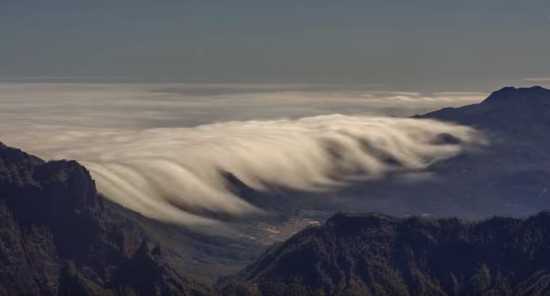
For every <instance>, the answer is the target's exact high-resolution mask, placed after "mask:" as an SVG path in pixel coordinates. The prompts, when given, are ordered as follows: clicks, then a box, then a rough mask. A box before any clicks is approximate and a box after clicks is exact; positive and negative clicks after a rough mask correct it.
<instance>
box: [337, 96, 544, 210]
mask: <svg viewBox="0 0 550 296" xmlns="http://www.w3.org/2000/svg"><path fill="white" fill-rule="evenodd" d="M416 117H417V118H428V119H436V120H442V121H449V122H454V123H459V124H464V125H468V126H472V127H474V128H476V129H478V130H479V131H480V132H482V133H483V134H484V136H485V138H486V142H487V145H485V146H483V147H480V148H479V149H475V150H469V151H466V153H463V154H461V155H458V156H456V157H454V158H451V159H448V160H445V161H441V162H438V163H435V164H433V165H431V166H430V167H429V168H428V169H427V170H426V171H423V172H412V173H411V174H409V175H396V176H391V175H390V176H388V177H387V178H385V179H383V180H375V181H372V182H364V183H357V184H355V185H353V186H350V187H349V188H347V189H345V190H343V191H341V192H338V195H337V196H338V205H337V206H333V207H332V208H333V209H337V210H339V211H343V212H350V211H359V212H361V211H375V212H383V213H387V214H391V215H397V216H408V215H431V216H439V217H449V216H459V217H464V218H469V219H481V218H485V217H490V216H495V215H497V216H517V217H525V216H528V215H533V214H535V213H537V212H539V211H540V210H541V209H547V208H550V137H548V134H549V131H550V90H548V89H544V88H542V87H530V88H513V87H506V88H503V89H501V90H498V91H495V92H494V93H492V94H491V95H490V96H489V97H488V98H487V99H486V100H484V101H483V102H481V103H479V104H474V105H469V106H464V107H459V108H445V109H442V110H438V111H435V112H431V113H428V114H425V115H419V116H416ZM446 140H447V141H448V140H452V139H446Z"/></svg>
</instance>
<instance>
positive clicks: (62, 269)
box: [0, 144, 211, 295]
mask: <svg viewBox="0 0 550 296" xmlns="http://www.w3.org/2000/svg"><path fill="white" fill-rule="evenodd" d="M166 261H167V258H166V257H165V256H164V255H163V249H162V247H160V246H158V245H155V244H153V243H152V242H151V241H149V240H148V239H147V237H146V235H145V233H144V231H143V229H141V228H140V227H138V226H137V225H136V224H135V223H132V221H130V220H128V219H127V218H126V217H125V214H124V213H123V212H120V208H117V207H111V206H109V204H108V203H107V202H106V201H105V200H104V198H103V197H102V196H101V195H99V194H98V193H97V191H96V188H95V184H94V182H93V180H92V179H91V177H90V174H89V173H88V171H87V170H86V169H85V168H84V167H82V166H81V165H79V164H78V163H77V162H75V161H52V162H45V161H43V160H41V159H39V158H37V157H34V156H32V155H29V154H26V153H24V152H22V151H20V150H17V149H13V148H10V147H7V146H5V145H3V144H0V262H1V264H0V295H208V294H210V293H211V291H210V290H209V289H208V288H207V287H205V286H203V285H202V284H199V283H197V282H195V281H194V280H191V279H189V278H188V277H186V276H184V275H182V274H180V273H179V272H178V271H176V270H174V269H173V268H172V267H171V266H170V265H169V264H167V262H166Z"/></svg>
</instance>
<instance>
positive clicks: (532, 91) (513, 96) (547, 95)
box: [483, 86, 550, 103]
mask: <svg viewBox="0 0 550 296" xmlns="http://www.w3.org/2000/svg"><path fill="white" fill-rule="evenodd" d="M541 99H544V100H548V101H550V89H546V88H544V87H542V86H532V87H520V88H516V87H512V86H507V87H504V88H501V89H499V90H497V91H495V92H493V93H492V94H491V95H490V96H489V97H488V98H487V99H486V100H485V101H483V103H496V102H498V103H500V102H520V101H521V102H523V101H526V100H529V101H532V100H541Z"/></svg>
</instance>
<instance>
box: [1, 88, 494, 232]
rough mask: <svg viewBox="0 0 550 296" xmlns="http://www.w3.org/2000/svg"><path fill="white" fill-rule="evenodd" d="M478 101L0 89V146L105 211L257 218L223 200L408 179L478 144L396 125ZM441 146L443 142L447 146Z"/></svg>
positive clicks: (354, 92) (199, 219) (436, 125)
mask: <svg viewBox="0 0 550 296" xmlns="http://www.w3.org/2000/svg"><path fill="white" fill-rule="evenodd" d="M482 97H483V94H477V93H436V94H431V95H429V96H427V95H422V94H419V93H412V92H395V91H394V92H388V91H380V90H369V89H368V88H365V89H362V88H356V89H347V88H335V87H331V86H310V85H225V84H223V85H181V84H169V85H166V84H163V85H135V84H126V85H124V84H121V85H116V84H113V85H103V84H21V83H19V84H16V83H15V84H0V116H1V119H0V135H1V138H0V140H1V141H3V142H4V143H6V144H8V145H11V146H17V147H20V148H23V149H24V150H26V151H29V152H32V153H34V154H37V155H39V156H41V157H43V158H46V159H63V158H66V159H76V160H79V161H80V162H81V163H83V164H84V165H85V166H86V167H87V168H88V169H89V170H90V172H91V173H92V175H93V177H94V179H95V180H96V183H97V186H98V189H99V191H100V192H102V193H103V194H104V195H105V196H107V197H108V198H110V199H111V200H113V201H115V202H117V203H119V204H121V205H123V206H125V207H128V208H130V209H132V210H135V211H137V212H139V213H141V214H143V215H145V216H148V217H151V218H155V219H159V220H162V221H167V222H173V223H180V224H185V225H205V224H206V225H208V224H211V223H216V222H217V221H216V219H215V218H213V217H215V215H214V216H212V215H205V214H203V213H215V214H220V215H225V216H232V217H245V216H246V215H262V214H264V210H263V209H262V208H261V207H258V206H255V205H252V204H250V203H248V202H247V201H246V200H245V199H243V198H241V197H240V196H238V194H236V193H235V192H234V191H233V190H231V188H230V186H229V184H228V182H227V178H226V177H227V175H228V174H231V175H232V176H234V177H236V178H238V179H239V180H240V181H242V182H243V183H244V184H246V185H247V186H249V187H251V188H253V189H255V190H258V191H265V190H269V188H270V187H271V186H276V187H279V188H288V189H291V190H294V191H308V192H315V191H326V190H332V189H335V188H338V187H341V186H345V185H346V184H349V183H351V182H359V181H360V180H364V179H371V178H382V177H383V176H384V175H386V174H388V173H399V172H408V171H411V170H414V171H418V170H423V169H425V168H427V167H428V166H429V165H430V164H432V163H434V162H436V161H439V160H442V159H446V158H450V157H453V156H455V155H457V154H459V153H461V152H463V151H464V150H465V149H467V148H468V147H470V146H472V145H478V144H480V143H481V142H482V141H483V140H482V139H481V137H480V135H479V134H478V133H477V132H476V131H475V130H473V129H471V128H469V127H464V126H458V125H454V124H450V123H443V122H438V121H433V120H421V119H410V118H404V116H408V115H413V114H416V113H421V112H426V111H430V110H434V109H437V108H441V107H445V106H460V105H465V104H470V103H475V102H478V101H480V100H481V98H482ZM449 135H450V136H452V138H453V139H455V140H453V141H445V140H444V139H448V138H449Z"/></svg>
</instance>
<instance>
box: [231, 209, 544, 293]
mask: <svg viewBox="0 0 550 296" xmlns="http://www.w3.org/2000/svg"><path fill="white" fill-rule="evenodd" d="M224 294H225V295H372V296H380V295H395V296H397V295H441V296H443V295H515V296H521V295H525V296H527V295H530V296H536V295H549V294H550V213H548V212H542V213H540V214H537V215H535V216H532V217H529V218H527V219H514V218H491V219H488V220H484V221H482V222H476V223H473V222H464V221H461V220H459V219H455V218H453V219H429V218H418V217H411V218H395V217H390V216H386V215H380V214H363V215H349V214H337V215H335V216H333V217H332V218H330V219H329V220H328V221H327V222H326V223H325V224H324V225H323V226H321V227H312V228H309V229H306V230H304V231H302V232H300V233H299V234H297V235H295V236H293V237H292V238H291V239H289V240H288V241H286V242H285V243H283V244H280V245H276V246H274V247H272V248H271V249H269V250H268V251H267V252H266V253H265V254H264V255H263V256H262V257H261V258H260V259H259V260H258V261H257V262H256V263H254V264H252V265H250V266H249V267H247V268H246V269H245V270H243V271H242V272H241V273H240V274H239V275H237V276H236V277H235V278H232V279H231V280H228V281H227V282H226V283H225V286H224Z"/></svg>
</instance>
